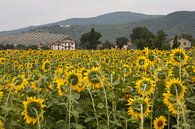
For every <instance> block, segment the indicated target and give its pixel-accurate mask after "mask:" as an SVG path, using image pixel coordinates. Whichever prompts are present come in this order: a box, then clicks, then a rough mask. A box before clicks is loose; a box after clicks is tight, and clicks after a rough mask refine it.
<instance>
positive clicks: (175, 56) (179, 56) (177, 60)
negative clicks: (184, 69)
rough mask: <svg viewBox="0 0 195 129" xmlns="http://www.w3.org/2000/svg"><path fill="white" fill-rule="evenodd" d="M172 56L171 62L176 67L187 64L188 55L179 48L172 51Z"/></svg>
mask: <svg viewBox="0 0 195 129" xmlns="http://www.w3.org/2000/svg"><path fill="white" fill-rule="evenodd" d="M170 56H171V61H172V62H173V63H174V64H175V65H179V64H185V63H186V61H187V59H188V56H187V55H186V53H185V51H184V50H183V49H179V48H178V49H174V50H172V52H171V55H170Z"/></svg>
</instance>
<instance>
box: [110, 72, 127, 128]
mask: <svg viewBox="0 0 195 129" xmlns="http://www.w3.org/2000/svg"><path fill="white" fill-rule="evenodd" d="M110 84H111V87H112V91H113V93H114V96H113V100H112V113H113V121H114V122H116V96H115V92H114V86H113V76H112V74H111V75H110ZM125 121H126V120H125ZM126 125H127V124H126ZM114 128H115V129H116V127H114Z"/></svg>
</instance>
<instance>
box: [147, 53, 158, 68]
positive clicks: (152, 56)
mask: <svg viewBox="0 0 195 129" xmlns="http://www.w3.org/2000/svg"><path fill="white" fill-rule="evenodd" d="M147 57H148V60H149V64H151V65H152V66H153V65H155V64H156V63H157V61H158V60H157V58H156V57H155V53H154V52H153V51H150V52H149V53H148V54H147Z"/></svg>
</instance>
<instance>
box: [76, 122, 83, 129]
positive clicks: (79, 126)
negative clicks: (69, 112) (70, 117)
mask: <svg viewBox="0 0 195 129" xmlns="http://www.w3.org/2000/svg"><path fill="white" fill-rule="evenodd" d="M73 125H74V127H75V129H84V128H85V127H84V126H83V125H81V124H76V123H74V124H73Z"/></svg>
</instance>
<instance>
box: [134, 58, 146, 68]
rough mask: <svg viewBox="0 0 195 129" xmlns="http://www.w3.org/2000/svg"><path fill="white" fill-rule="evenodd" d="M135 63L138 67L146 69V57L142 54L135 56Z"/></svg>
mask: <svg viewBox="0 0 195 129" xmlns="http://www.w3.org/2000/svg"><path fill="white" fill-rule="evenodd" d="M136 65H137V67H138V68H145V69H146V68H147V66H148V59H147V58H146V57H144V56H139V57H138V58H137V62H136Z"/></svg>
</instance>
